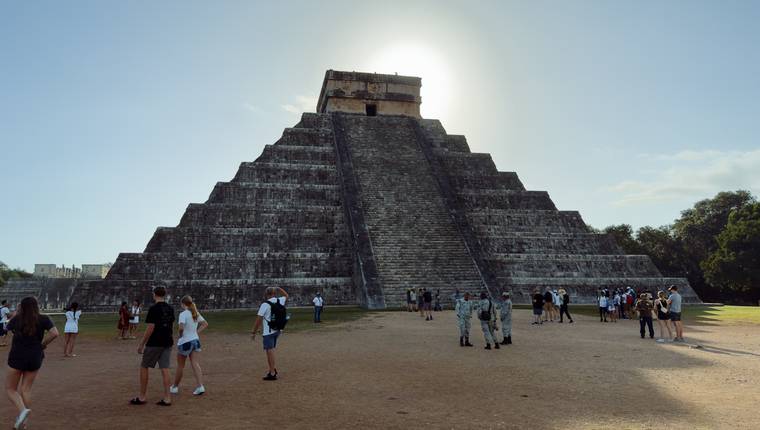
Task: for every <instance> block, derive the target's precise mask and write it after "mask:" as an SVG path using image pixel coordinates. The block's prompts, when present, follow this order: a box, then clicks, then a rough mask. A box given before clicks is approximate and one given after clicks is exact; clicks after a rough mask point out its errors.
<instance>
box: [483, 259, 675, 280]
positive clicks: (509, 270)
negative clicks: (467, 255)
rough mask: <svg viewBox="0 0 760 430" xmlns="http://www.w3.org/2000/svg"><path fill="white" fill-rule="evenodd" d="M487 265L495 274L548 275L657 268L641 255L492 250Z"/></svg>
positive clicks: (653, 272) (646, 273)
mask: <svg viewBox="0 0 760 430" xmlns="http://www.w3.org/2000/svg"><path fill="white" fill-rule="evenodd" d="M487 261H489V266H490V267H491V268H492V269H493V270H496V271H497V273H498V274H499V276H506V277H538V276H545V277H550V278H576V277H582V278H588V277H600V276H601V277H604V276H608V274H610V273H615V274H616V276H619V277H625V278H630V277H656V276H660V272H659V271H658V270H657V267H655V265H654V264H653V263H652V261H651V260H650V259H649V258H648V257H647V256H644V255H568V254H532V255H531V254H492V255H489V256H488V257H487Z"/></svg>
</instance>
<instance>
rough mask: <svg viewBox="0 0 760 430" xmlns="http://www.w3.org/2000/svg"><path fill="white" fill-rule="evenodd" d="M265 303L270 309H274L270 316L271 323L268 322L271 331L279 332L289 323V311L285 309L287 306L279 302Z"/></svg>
mask: <svg viewBox="0 0 760 430" xmlns="http://www.w3.org/2000/svg"><path fill="white" fill-rule="evenodd" d="M264 303H266V304H268V305H269V307H271V308H272V312H271V314H270V316H269V321H267V323H268V324H269V330H270V331H279V330H282V329H284V328H285V325H286V324H287V323H288V312H287V309H285V305H283V304H282V303H280V301H279V300H277V301H275V302H274V303H272V302H270V301H269V300H267V301H265V302H264Z"/></svg>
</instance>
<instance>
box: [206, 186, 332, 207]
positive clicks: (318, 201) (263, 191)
mask: <svg viewBox="0 0 760 430" xmlns="http://www.w3.org/2000/svg"><path fill="white" fill-rule="evenodd" d="M340 201H341V199H340V187H339V186H337V185H313V184H267V183H246V182H219V183H217V184H216V187H214V190H213V191H212V192H211V195H210V196H209V198H208V200H207V203H230V204H249V205H256V204H276V203H284V202H293V203H294V204H304V205H332V206H340Z"/></svg>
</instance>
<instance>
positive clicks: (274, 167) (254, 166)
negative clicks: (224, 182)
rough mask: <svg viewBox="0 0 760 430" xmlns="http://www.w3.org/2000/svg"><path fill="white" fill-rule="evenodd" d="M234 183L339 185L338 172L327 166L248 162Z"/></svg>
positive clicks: (233, 180)
mask: <svg viewBox="0 0 760 430" xmlns="http://www.w3.org/2000/svg"><path fill="white" fill-rule="evenodd" d="M232 182H253V183H279V184H311V185H337V184H338V172H337V170H336V168H335V166H334V165H327V164H299V163H263V162H252V163H251V162H246V163H242V164H240V168H239V169H238V172H237V174H236V175H235V177H234V178H233V179H232Z"/></svg>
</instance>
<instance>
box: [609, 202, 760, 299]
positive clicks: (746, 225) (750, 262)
mask: <svg viewBox="0 0 760 430" xmlns="http://www.w3.org/2000/svg"><path fill="white" fill-rule="evenodd" d="M602 231H603V232H605V233H609V234H612V235H613V236H614V237H615V239H616V240H617V242H618V244H619V245H620V246H621V247H622V248H623V250H624V251H625V252H626V254H646V255H649V256H650V257H651V258H652V261H653V262H654V264H655V265H656V266H657V268H658V269H659V270H660V272H661V273H662V274H663V275H664V276H668V277H683V278H687V279H688V280H689V283H690V284H691V286H692V287H693V288H694V290H695V291H696V293H697V294H699V297H700V298H701V299H702V300H703V301H705V302H724V303H732V304H758V300H760V203H758V202H757V199H756V198H755V197H754V196H753V195H752V194H751V193H750V192H749V191H744V190H739V191H726V192H720V193H718V194H717V195H716V196H715V197H713V198H711V199H705V200H701V201H698V202H697V203H696V204H694V206H693V207H691V208H689V209H686V210H684V211H682V212H681V217H680V218H678V219H676V220H675V221H674V222H673V224H670V225H666V226H662V227H641V228H640V229H638V230H637V231H635V232H634V231H633V228H631V226H630V225H628V224H620V225H611V226H609V227H607V228H605V229H604V230H602Z"/></svg>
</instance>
